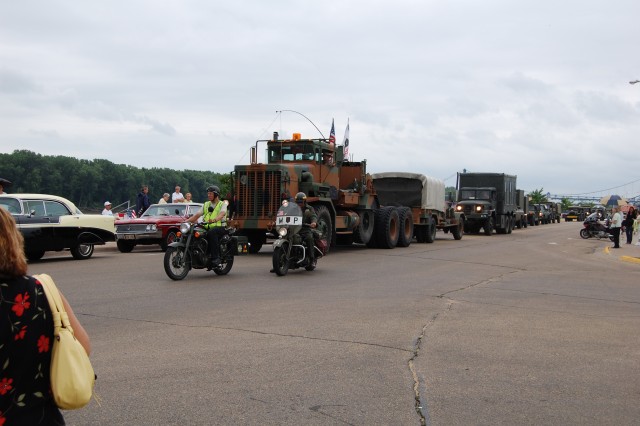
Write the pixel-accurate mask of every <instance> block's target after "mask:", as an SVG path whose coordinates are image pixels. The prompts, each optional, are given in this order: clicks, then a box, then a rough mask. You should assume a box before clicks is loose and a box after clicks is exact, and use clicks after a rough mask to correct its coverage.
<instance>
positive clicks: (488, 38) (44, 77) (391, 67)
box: [0, 0, 640, 197]
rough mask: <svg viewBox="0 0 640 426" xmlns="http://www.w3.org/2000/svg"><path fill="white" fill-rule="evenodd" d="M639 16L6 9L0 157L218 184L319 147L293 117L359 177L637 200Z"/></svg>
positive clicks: (1, 11) (459, 5)
mask: <svg viewBox="0 0 640 426" xmlns="http://www.w3.org/2000/svg"><path fill="white" fill-rule="evenodd" d="M638 18H640V2H638V1H637V0H628V1H627V0H612V1H606V2H605V1H600V0H598V1H595V0H581V1H574V0H567V1H547V0H537V1H528V0H522V1H513V0H509V1H507V0H504V1H498V0H484V1H475V0H474V1H471V0H466V1H429V0H416V1H407V0H395V1H378V0H369V1H359V0H358V1H349V0H341V1H335V0H325V1H321V2H311V1H303V0H297V1H296V0H289V1H286V0H270V1H258V0H245V1H242V0H236V1H231V2H219V1H215V0H214V1H211V0H209V1H199V0H191V1H189V0H185V1H178V2H157V1H136V0H127V1H120V0H111V1H106V2H91V1H55V0H54V1H3V2H2V4H1V5H0V131H1V133H0V152H6V153H10V152H13V150H15V149H28V150H31V151H34V152H37V153H41V154H46V155H65V156H73V157H78V158H84V159H89V160H92V159H96V158H101V159H107V160H110V161H112V162H114V163H117V164H129V165H132V166H137V167H148V168H149V167H169V168H173V169H185V168H186V169H199V170H211V171H215V172H220V173H223V172H228V171H231V170H233V166H234V165H235V164H246V163H248V162H249V155H248V153H249V148H250V147H251V146H252V145H253V144H254V143H255V141H256V140H257V139H266V138H269V137H271V135H272V133H273V131H278V132H280V134H281V135H285V136H288V135H291V133H293V132H300V133H302V136H303V137H313V138H315V137H321V135H320V134H319V133H318V131H317V130H316V129H315V128H314V126H313V125H311V124H310V123H309V122H308V121H307V120H306V119H304V118H303V117H301V116H300V115H298V114H295V113H292V112H283V113H281V114H277V113H276V111H278V110H295V111H298V112H300V113H302V114H304V115H305V116H306V117H308V118H309V119H310V120H311V121H313V123H314V124H315V125H316V126H317V127H318V128H319V129H320V131H321V132H322V133H323V134H324V136H325V137H328V136H329V130H330V127H331V120H332V119H335V125H336V138H337V140H338V142H339V143H341V142H342V138H343V136H344V130H345V127H346V124H347V120H349V122H350V153H351V154H352V155H353V159H354V160H361V159H367V165H368V171H369V172H384V171H410V172H419V173H423V174H425V175H428V176H432V177H436V178H439V179H442V180H445V183H446V184H447V186H453V185H455V174H456V172H459V171H462V170H463V169H466V170H468V171H474V172H501V173H502V172H503V173H509V174H516V175H518V187H519V188H522V189H525V190H527V191H531V190H535V189H540V188H543V189H544V192H547V191H548V192H551V193H552V194H584V193H593V195H594V196H599V195H606V194H607V193H610V192H615V193H619V194H620V195H624V196H628V197H631V196H635V195H638V194H640V171H639V170H640V144H639V143H638V139H639V136H640V84H636V85H630V84H629V81H631V80H636V79H640V55H639V54H638V51H639V50H640V24H639V23H638ZM0 173H1V171H0ZM3 177H5V178H8V179H11V176H3ZM610 188H611V189H612V190H609V189H610ZM169 189H171V188H167V190H169ZM169 192H170V191H169Z"/></svg>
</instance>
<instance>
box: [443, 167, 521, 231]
mask: <svg viewBox="0 0 640 426" xmlns="http://www.w3.org/2000/svg"><path fill="white" fill-rule="evenodd" d="M457 188H458V203H457V205H456V211H458V212H459V213H464V215H465V225H464V231H465V232H467V233H479V232H480V230H481V229H482V230H483V231H484V233H485V235H491V234H492V233H493V230H494V229H495V230H496V232H497V233H499V234H510V233H511V231H512V230H513V227H514V224H515V219H514V216H515V211H516V210H517V207H518V206H517V204H516V203H517V201H516V198H517V197H516V195H517V193H516V176H514V175H507V174H504V173H458V183H457Z"/></svg>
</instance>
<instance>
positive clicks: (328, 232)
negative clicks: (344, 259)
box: [314, 206, 333, 253]
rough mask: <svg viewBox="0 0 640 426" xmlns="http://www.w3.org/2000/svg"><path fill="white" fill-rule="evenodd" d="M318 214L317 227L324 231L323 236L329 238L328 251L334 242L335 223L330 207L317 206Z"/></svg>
mask: <svg viewBox="0 0 640 426" xmlns="http://www.w3.org/2000/svg"><path fill="white" fill-rule="evenodd" d="M314 208H315V209H316V215H318V227H317V229H318V230H319V231H320V232H321V233H322V238H323V239H325V240H327V253H329V248H330V247H331V245H332V244H333V224H332V223H331V214H330V213H329V209H328V208H326V207H325V206H317V207H315V206H314Z"/></svg>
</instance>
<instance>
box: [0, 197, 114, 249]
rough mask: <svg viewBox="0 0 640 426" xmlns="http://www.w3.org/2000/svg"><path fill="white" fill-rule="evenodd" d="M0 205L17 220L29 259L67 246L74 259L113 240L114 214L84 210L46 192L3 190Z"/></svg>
mask: <svg viewBox="0 0 640 426" xmlns="http://www.w3.org/2000/svg"><path fill="white" fill-rule="evenodd" d="M0 208H4V209H6V210H7V211H8V212H9V213H11V214H12V215H13V217H14V219H15V220H16V223H17V225H18V228H19V229H20V232H22V235H23V236H24V251H25V254H26V256H27V259H29V260H38V259H40V258H42V256H44V253H45V252H47V251H61V250H70V251H71V255H72V256H73V257H74V258H75V259H88V258H90V257H91V255H93V249H94V246H95V245H102V244H104V243H106V242H108V241H114V240H115V236H114V231H115V228H114V220H113V216H103V215H99V214H83V213H82V212H81V211H80V210H79V209H78V208H77V207H76V206H75V204H73V203H72V202H71V201H69V200H67V199H66V198H62V197H58V196H55V195H46V194H2V195H0Z"/></svg>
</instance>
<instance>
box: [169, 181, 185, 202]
mask: <svg viewBox="0 0 640 426" xmlns="http://www.w3.org/2000/svg"><path fill="white" fill-rule="evenodd" d="M171 202H172V203H184V195H182V192H180V187H179V186H178V185H176V190H175V192H174V193H173V194H171Z"/></svg>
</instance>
